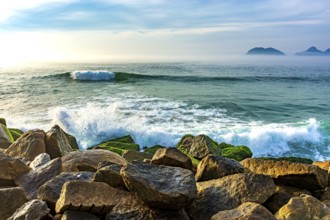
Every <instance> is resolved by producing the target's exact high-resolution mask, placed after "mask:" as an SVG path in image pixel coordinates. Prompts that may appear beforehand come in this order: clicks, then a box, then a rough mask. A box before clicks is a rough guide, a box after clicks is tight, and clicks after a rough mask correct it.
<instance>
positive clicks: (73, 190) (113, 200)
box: [56, 180, 125, 214]
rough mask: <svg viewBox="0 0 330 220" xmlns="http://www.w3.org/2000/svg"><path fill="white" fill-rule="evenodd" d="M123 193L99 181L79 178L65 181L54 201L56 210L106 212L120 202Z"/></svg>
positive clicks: (58, 211)
mask: <svg viewBox="0 0 330 220" xmlns="http://www.w3.org/2000/svg"><path fill="white" fill-rule="evenodd" d="M124 193H125V192H124V191H121V190H118V189H115V188H112V187H110V186H109V185H108V184H106V183H101V182H87V181H81V180H75V181H70V182H66V183H65V184H64V185H63V187H62V191H61V195H60V198H59V199H58V200H57V202H56V212H57V213H63V212H64V211H66V210H75V211H87V212H90V213H94V214H106V213H108V212H110V211H111V209H112V208H113V207H114V206H115V205H116V204H117V203H119V202H120V200H121V198H122V196H123V194H124Z"/></svg>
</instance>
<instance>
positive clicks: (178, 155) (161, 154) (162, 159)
mask: <svg viewBox="0 0 330 220" xmlns="http://www.w3.org/2000/svg"><path fill="white" fill-rule="evenodd" d="M151 163H152V164H157V165H165V166H173V167H182V168H185V169H188V170H191V169H192V163H191V160H190V158H189V157H188V156H187V155H185V154H184V153H182V152H181V151H179V150H178V149H176V148H173V147H169V148H159V149H158V150H157V151H156V153H155V154H154V156H153V157H152V159H151Z"/></svg>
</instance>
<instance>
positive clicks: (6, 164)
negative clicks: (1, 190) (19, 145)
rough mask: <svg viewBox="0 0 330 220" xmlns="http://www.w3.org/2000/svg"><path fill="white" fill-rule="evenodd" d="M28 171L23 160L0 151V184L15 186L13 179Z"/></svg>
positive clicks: (28, 168)
mask: <svg viewBox="0 0 330 220" xmlns="http://www.w3.org/2000/svg"><path fill="white" fill-rule="evenodd" d="M28 171H30V167H28V166H26V165H25V163H24V162H22V161H21V160H19V159H16V158H12V157H10V156H8V155H7V154H4V153H1V152H0V186H15V185H16V184H15V179H16V178H17V177H18V176H21V175H22V174H24V173H26V172H28Z"/></svg>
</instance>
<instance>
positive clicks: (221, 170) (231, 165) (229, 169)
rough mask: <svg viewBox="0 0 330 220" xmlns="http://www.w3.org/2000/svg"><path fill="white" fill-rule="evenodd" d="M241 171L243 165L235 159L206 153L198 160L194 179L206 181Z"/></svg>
mask: <svg viewBox="0 0 330 220" xmlns="http://www.w3.org/2000/svg"><path fill="white" fill-rule="evenodd" d="M243 172H244V168H243V166H242V165H241V164H240V163H239V162H237V161H235V160H232V159H229V158H224V157H222V156H214V155H208V156H206V157H204V159H203V160H201V161H200V162H199V164H198V167H197V173H196V175H195V179H196V181H207V180H211V179H218V178H221V177H224V176H227V175H232V174H236V173H243Z"/></svg>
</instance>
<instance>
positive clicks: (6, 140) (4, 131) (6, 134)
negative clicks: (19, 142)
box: [0, 123, 14, 149]
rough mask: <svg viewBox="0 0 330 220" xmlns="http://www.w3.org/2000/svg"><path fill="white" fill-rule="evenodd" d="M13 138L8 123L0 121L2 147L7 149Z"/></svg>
mask: <svg viewBox="0 0 330 220" xmlns="http://www.w3.org/2000/svg"><path fill="white" fill-rule="evenodd" d="M13 140H14V139H13V137H12V136H11V133H10V131H9V130H8V128H7V127H6V125H3V124H1V123H0V148H3V149H7V148H8V147H9V146H10V145H11V144H12V143H13Z"/></svg>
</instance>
